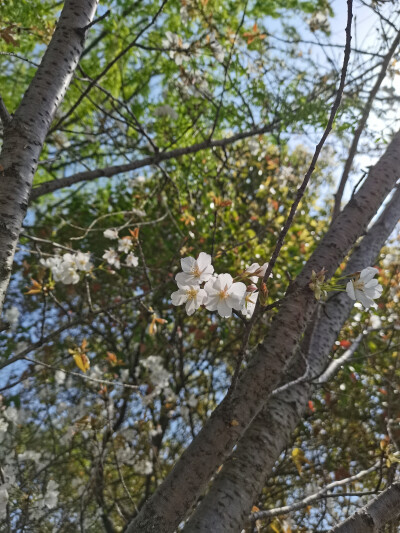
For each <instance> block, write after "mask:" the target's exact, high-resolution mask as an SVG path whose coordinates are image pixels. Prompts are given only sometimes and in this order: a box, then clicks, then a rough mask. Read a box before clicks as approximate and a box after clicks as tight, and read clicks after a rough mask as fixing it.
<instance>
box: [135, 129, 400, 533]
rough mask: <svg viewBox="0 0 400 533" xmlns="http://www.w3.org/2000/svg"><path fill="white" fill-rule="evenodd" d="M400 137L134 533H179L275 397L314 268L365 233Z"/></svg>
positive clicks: (305, 312)
mask: <svg viewBox="0 0 400 533" xmlns="http://www.w3.org/2000/svg"><path fill="white" fill-rule="evenodd" d="M399 159H400V134H397V135H396V136H395V137H394V139H393V141H392V143H391V144H390V145H389V147H388V149H387V151H386V154H385V155H384V156H383V157H382V159H381V160H380V161H379V162H378V163H377V165H376V166H375V167H373V168H372V169H371V171H370V174H369V176H368V178H367V180H366V181H365V183H364V184H363V186H362V187H361V188H360V190H359V191H358V193H357V194H356V195H355V196H354V197H353V198H352V199H351V201H350V202H349V204H348V205H347V206H346V208H345V209H344V210H343V211H342V213H341V214H340V216H338V217H337V219H336V220H335V221H334V223H333V224H332V226H331V228H330V229H329V231H328V232H327V234H326V236H325V237H324V239H323V240H322V242H321V243H320V245H319V246H318V248H317V249H316V251H315V252H314V254H313V255H312V256H311V258H310V259H309V261H308V262H307V264H306V265H305V267H304V269H303V271H302V272H301V273H300V275H299V276H298V278H297V279H296V281H295V282H294V283H293V285H292V286H291V288H290V291H289V292H288V294H287V296H286V297H285V299H284V300H283V302H282V304H281V306H280V311H279V313H278V314H277V315H276V317H275V318H274V320H273V323H272V325H271V328H270V334H269V335H268V336H267V337H266V338H265V340H264V341H263V342H262V343H261V344H260V345H259V347H258V349H257V351H256V354H255V356H254V357H253V359H252V360H251V361H250V363H249V366H248V368H247V369H246V371H245V372H244V373H243V375H242V377H241V379H240V380H239V381H238V383H237V386H236V388H235V390H234V391H233V392H232V394H231V395H230V397H229V398H225V399H224V400H223V401H222V403H221V404H220V405H219V406H218V407H217V409H216V410H215V411H214V413H213V415H212V416H211V418H210V419H209V421H208V422H207V423H206V425H205V426H204V428H203V429H202V431H201V432H200V433H199V435H198V436H197V437H196V438H195V439H194V440H193V442H192V444H191V445H190V446H189V447H188V448H187V450H186V451H185V452H184V454H183V455H182V457H181V458H180V460H179V461H178V462H177V464H176V465H175V467H174V469H173V470H172V472H171V473H170V474H169V476H168V477H167V478H166V480H165V481H164V483H163V484H162V485H161V486H160V487H159V488H158V490H157V491H156V492H155V494H154V495H153V496H152V498H151V499H150V500H149V501H148V502H147V503H146V504H145V506H144V507H143V508H142V511H141V513H140V514H139V515H138V517H137V518H136V519H135V520H134V521H133V522H132V523H131V524H130V525H129V526H128V528H127V531H128V532H129V533H132V532H135V531H140V532H141V533H145V532H147V531H154V528H155V527H158V531H159V532H160V533H163V532H170V531H173V530H174V529H175V528H176V527H177V526H178V524H179V522H180V521H181V520H182V519H183V517H184V516H185V515H186V513H187V512H189V510H190V508H191V507H192V505H193V504H194V503H195V501H196V499H197V498H198V496H199V495H200V493H201V492H202V491H203V490H204V488H205V485H206V484H207V483H208V481H209V479H210V477H211V476H212V475H213V473H214V472H215V470H216V469H217V468H218V466H219V465H220V464H221V463H222V462H223V461H224V459H225V458H226V457H227V456H228V455H229V453H230V452H231V450H232V447H233V446H234V445H235V443H236V442H237V440H238V439H239V438H240V437H241V436H242V435H243V433H244V432H245V430H246V429H247V427H248V425H249V424H250V423H251V421H252V419H253V418H254V417H255V416H256V415H257V414H258V412H260V410H261V409H262V407H263V404H264V403H265V401H266V399H267V398H268V396H269V394H270V393H271V392H272V391H273V390H274V389H275V388H276V386H277V385H278V384H279V381H280V380H281V376H282V372H283V369H284V368H285V366H286V365H287V364H288V362H289V361H290V359H291V357H292V354H293V352H294V350H295V348H296V346H297V343H298V342H299V339H300V336H301V335H302V333H303V331H304V328H305V326H306V324H307V322H308V320H309V318H310V316H311V315H312V313H313V311H314V309H315V306H316V300H315V298H314V294H313V293H312V291H311V290H310V289H309V287H308V284H309V282H310V279H311V274H312V270H315V271H319V270H321V269H322V268H323V267H326V268H327V275H328V277H329V276H332V275H333V273H334V272H335V270H336V269H337V268H338V266H339V264H340V262H341V261H342V260H343V258H344V257H345V256H346V254H347V253H348V252H349V251H350V249H351V247H352V246H354V244H355V242H356V240H357V239H358V237H359V236H360V235H362V234H363V233H364V231H365V229H366V227H367V225H368V223H369V221H370V220H371V218H372V217H373V216H374V214H375V213H376V212H377V210H378V209H379V207H380V205H381V204H382V202H383V200H384V199H385V197H386V196H387V194H389V192H390V191H391V189H392V188H393V187H394V185H395V183H396V181H397V178H398V175H399V171H398V168H399V163H398V162H399Z"/></svg>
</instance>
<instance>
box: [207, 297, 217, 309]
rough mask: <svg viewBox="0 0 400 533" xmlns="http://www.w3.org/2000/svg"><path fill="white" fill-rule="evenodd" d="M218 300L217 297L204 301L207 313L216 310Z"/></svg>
mask: <svg viewBox="0 0 400 533" xmlns="http://www.w3.org/2000/svg"><path fill="white" fill-rule="evenodd" d="M218 303H219V298H218V295H217V296H210V295H209V296H208V300H207V301H206V309H208V310H209V311H216V310H217V308H218Z"/></svg>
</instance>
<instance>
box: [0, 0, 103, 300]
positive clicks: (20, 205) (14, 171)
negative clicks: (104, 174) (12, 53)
mask: <svg viewBox="0 0 400 533" xmlns="http://www.w3.org/2000/svg"><path fill="white" fill-rule="evenodd" d="M97 3H98V0H80V1H78V0H66V2H65V5H64V8H63V10H62V13H61V16H60V20H59V22H58V24H57V28H56V30H55V32H54V35H53V37H52V39H51V41H50V44H49V46H48V48H47V50H46V52H45V54H44V56H43V59H42V61H41V64H40V66H39V67H38V69H37V71H36V73H35V76H34V78H33V80H32V82H31V84H30V85H29V87H28V90H27V91H26V93H25V95H24V97H23V99H22V101H21V104H20V106H19V107H18V109H17V110H16V112H15V114H14V116H13V118H12V120H11V122H10V123H9V124H8V126H7V127H6V128H5V131H4V143H3V148H2V152H1V154H0V206H1V209H0V310H1V308H2V305H3V301H4V297H5V293H6V290H7V287H8V282H9V278H10V273H11V267H12V262H13V258H14V253H15V247H16V244H17V241H18V236H19V232H20V229H21V225H22V221H23V219H24V217H25V212H26V209H27V207H28V200H29V195H30V191H31V187H32V180H33V176H34V173H35V171H36V167H37V163H38V160H39V157H40V153H41V151H42V147H43V143H44V140H45V137H46V135H47V132H48V130H49V127H50V124H51V121H52V120H53V117H54V114H55V112H56V110H57V108H58V107H59V105H60V103H61V101H62V99H63V97H64V94H65V91H66V90H67V87H68V86H69V83H70V81H71V78H72V75H73V73H74V71H75V68H76V66H77V64H78V61H79V57H80V54H81V52H82V50H83V45H84V42H85V36H86V35H85V34H86V32H85V30H84V28H85V27H87V26H88V24H90V22H91V21H92V20H93V17H94V14H95V11H96V7H97Z"/></svg>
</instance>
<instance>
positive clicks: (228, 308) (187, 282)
mask: <svg viewBox="0 0 400 533" xmlns="http://www.w3.org/2000/svg"><path fill="white" fill-rule="evenodd" d="M181 266H182V270H183V272H179V274H177V275H176V276H175V281H176V283H177V285H178V289H179V290H177V291H175V292H173V293H172V294H171V299H172V303H173V305H183V304H185V309H186V312H187V314H188V315H189V316H190V315H193V313H194V312H195V311H196V309H198V308H199V307H200V306H201V305H204V306H205V308H206V309H208V310H209V311H218V313H219V315H220V316H222V317H224V318H228V317H230V316H232V310H233V309H234V310H235V311H241V312H242V314H243V315H245V316H246V317H247V318H250V317H251V316H252V314H253V312H254V309H255V306H256V302H257V298H258V294H259V293H258V291H257V287H256V286H255V285H254V283H256V282H257V281H258V279H260V278H263V277H264V274H265V271H266V269H267V266H268V263H265V264H264V265H263V266H262V267H260V265H259V264H258V263H253V264H252V265H251V266H250V267H248V268H247V269H246V270H245V271H244V272H243V273H242V274H240V275H239V276H238V278H239V279H243V280H244V281H246V280H248V281H249V285H248V286H246V285H245V283H243V282H241V281H238V282H236V281H235V280H234V279H233V278H232V276H231V275H230V274H215V273H214V267H213V266H212V264H211V256H210V255H208V254H206V253H204V252H201V253H200V254H199V257H198V258H197V259H194V258H193V257H185V258H184V259H181ZM203 283H204V287H202V284H203Z"/></svg>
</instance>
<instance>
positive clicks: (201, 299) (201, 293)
mask: <svg viewBox="0 0 400 533" xmlns="http://www.w3.org/2000/svg"><path fill="white" fill-rule="evenodd" d="M207 298H208V294H207V292H206V291H205V290H204V289H200V290H199V292H198V293H197V302H198V304H199V306H200V305H203V304H204V303H205V301H206V300H207Z"/></svg>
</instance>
